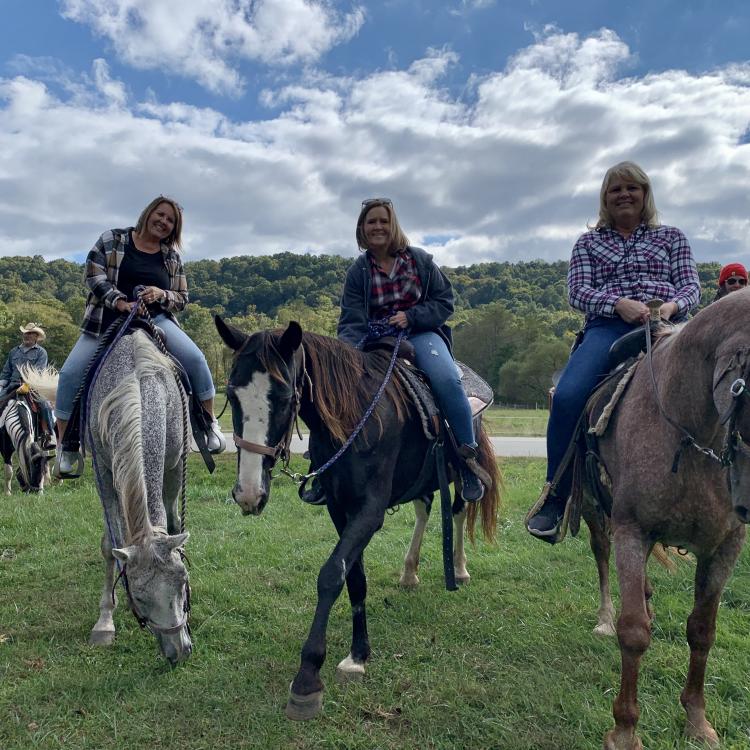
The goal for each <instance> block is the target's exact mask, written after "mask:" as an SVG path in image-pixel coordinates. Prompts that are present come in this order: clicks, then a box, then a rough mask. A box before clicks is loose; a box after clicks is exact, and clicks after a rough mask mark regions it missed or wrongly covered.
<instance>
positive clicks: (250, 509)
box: [232, 484, 268, 516]
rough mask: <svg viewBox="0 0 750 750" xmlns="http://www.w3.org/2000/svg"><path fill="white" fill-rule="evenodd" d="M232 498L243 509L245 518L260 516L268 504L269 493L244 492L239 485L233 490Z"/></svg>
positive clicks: (265, 491)
mask: <svg viewBox="0 0 750 750" xmlns="http://www.w3.org/2000/svg"><path fill="white" fill-rule="evenodd" d="M232 498H233V499H234V502H235V503H237V505H239V506H240V508H241V509H242V515H243V516H250V515H252V516H259V515H260V514H261V512H262V511H263V508H265V507H266V503H267V502H268V491H267V490H261V491H260V492H253V493H251V492H244V491H243V490H242V487H241V486H240V485H239V484H236V485H235V486H234V488H233V489H232Z"/></svg>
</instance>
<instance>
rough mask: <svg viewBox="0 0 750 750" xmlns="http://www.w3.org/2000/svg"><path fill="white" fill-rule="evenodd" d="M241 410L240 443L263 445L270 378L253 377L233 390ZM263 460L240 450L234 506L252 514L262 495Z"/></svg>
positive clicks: (268, 417)
mask: <svg viewBox="0 0 750 750" xmlns="http://www.w3.org/2000/svg"><path fill="white" fill-rule="evenodd" d="M234 393H235V396H236V397H237V401H238V402H239V404H240V408H241V409H242V435H241V437H242V439H243V440H247V441H248V442H250V443H258V444H259V445H265V444H266V440H267V436H268V425H269V423H270V421H271V402H270V398H269V397H270V394H271V377H270V375H269V374H268V373H267V372H256V373H253V378H252V380H251V381H250V382H249V383H248V384H247V385H243V386H240V387H237V388H235V389H234ZM263 484H264V483H263V456H261V455H260V454H258V453H250V452H249V451H246V450H240V465H239V471H238V472H237V485H236V487H235V488H234V493H233V495H234V499H235V502H236V503H237V504H238V505H239V506H240V507H241V508H242V509H243V510H245V511H250V512H252V511H254V510H255V509H256V508H257V507H258V505H259V503H260V502H261V498H262V497H263V494H264V492H265V489H264V486H263Z"/></svg>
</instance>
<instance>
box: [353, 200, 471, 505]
mask: <svg viewBox="0 0 750 750" xmlns="http://www.w3.org/2000/svg"><path fill="white" fill-rule="evenodd" d="M356 237H357V245H358V246H359V248H360V249H361V250H365V253H364V254H363V255H361V256H360V257H359V258H357V259H356V260H355V261H354V263H353V264H352V265H351V267H350V268H349V271H348V273H347V275H346V280H345V282H344V292H343V295H342V298H341V314H340V317H339V324H338V337H339V338H340V339H342V340H344V341H348V342H349V343H350V344H353V345H357V344H359V343H360V342H361V341H362V339H363V338H364V337H365V336H366V335H367V333H368V330H369V328H368V323H369V321H381V322H382V321H387V322H388V323H389V324H390V325H391V326H393V327H394V328H402V329H406V330H407V331H408V338H409V342H410V343H411V344H412V346H413V347H414V351H415V359H416V365H417V367H419V368H420V369H421V370H423V371H424V372H426V373H427V375H428V377H429V378H430V385H431V387H432V391H433V393H434V395H435V399H436V400H437V402H438V404H439V406H440V409H441V410H442V412H443V414H444V415H445V418H446V420H447V421H448V424H449V425H450V426H451V429H452V430H453V434H454V436H455V438H456V442H457V443H458V444H459V446H460V447H459V452H460V454H461V455H462V457H464V458H476V442H475V439H474V438H475V436H474V427H473V423H472V417H471V407H470V406H469V402H468V400H467V398H466V394H465V393H464V389H463V386H462V385H461V378H460V373H459V370H458V367H457V365H456V363H455V362H454V360H453V355H452V354H451V346H452V340H451V332H450V328H448V326H447V325H446V321H447V320H448V318H449V317H450V316H451V314H452V313H453V289H452V288H451V284H450V282H449V281H448V279H447V278H446V277H445V274H443V272H442V271H441V270H440V268H439V267H438V266H437V264H436V263H434V262H433V260H432V256H431V255H429V254H428V253H426V252H425V251H424V250H422V249H421V248H419V247H413V246H411V245H409V240H408V238H407V237H406V235H405V234H404V232H403V230H402V229H401V226H400V225H399V223H398V217H397V216H396V212H395V210H394V208H393V204H392V203H391V201H390V200H388V199H385V198H374V199H372V200H367V201H364V202H363V203H362V209H361V210H360V213H359V217H358V218H357V229H356ZM460 473H461V485H462V489H461V495H462V497H463V499H464V500H466V501H468V502H475V501H477V500H479V499H481V497H482V496H483V495H484V485H483V484H482V483H481V481H480V480H479V478H478V477H477V476H475V474H474V473H473V472H472V471H471V470H470V469H469V468H468V466H466V465H465V464H464V465H463V467H462V468H461V472H460Z"/></svg>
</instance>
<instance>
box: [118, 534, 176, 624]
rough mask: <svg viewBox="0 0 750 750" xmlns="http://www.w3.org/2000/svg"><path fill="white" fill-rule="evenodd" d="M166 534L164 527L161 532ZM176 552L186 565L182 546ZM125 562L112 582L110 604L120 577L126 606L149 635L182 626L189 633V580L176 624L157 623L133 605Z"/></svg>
mask: <svg viewBox="0 0 750 750" xmlns="http://www.w3.org/2000/svg"><path fill="white" fill-rule="evenodd" d="M163 533H164V534H166V529H165V530H164V532H163ZM177 552H178V554H179V555H180V559H181V560H182V561H183V563H185V564H186V565H190V560H189V559H188V556H187V555H186V554H185V550H184V549H182V547H178V548H177ZM127 567H128V565H127V563H124V564H123V565H122V566H120V572H119V573H118V575H117V578H115V580H114V583H113V584H112V604H113V605H114V603H115V589H116V588H117V582H118V581H119V580H120V579H121V578H122V583H123V587H124V588H125V594H126V595H127V597H128V606H129V607H130V611H131V612H132V613H133V616H134V617H135V619H136V620H137V621H138V624H139V625H140V626H141V628H142V629H143V630H148V631H149V633H151V635H154V636H155V635H174V634H175V633H179V632H180V630H182V628H184V627H187V632H188V635H191V630H190V580H189V579H188V580H186V581H185V595H184V597H183V601H182V619H181V620H180V621H179V622H178V623H177V624H176V625H169V626H164V625H159V623H157V622H154V621H153V620H152V619H151V618H149V617H146V616H145V615H143V614H141V612H140V610H139V609H138V607H136V606H135V600H134V599H133V596H132V594H131V593H130V586H129V584H128V575H127Z"/></svg>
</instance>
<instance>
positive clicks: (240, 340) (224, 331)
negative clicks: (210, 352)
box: [214, 315, 249, 352]
mask: <svg viewBox="0 0 750 750" xmlns="http://www.w3.org/2000/svg"><path fill="white" fill-rule="evenodd" d="M214 325H215V326H216V330H217V331H218V332H219V336H221V338H222V339H223V341H224V343H225V344H226V345H227V346H228V347H229V348H230V349H232V350H234V351H235V352H236V351H237V350H238V349H241V348H242V345H243V344H244V343H245V341H247V339H248V338H249V337H248V336H247V334H245V333H242V331H240V329H239V328H235V327H234V326H233V325H230V324H229V323H225V322H224V321H223V320H222V318H221V317H220V316H219V315H214Z"/></svg>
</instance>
